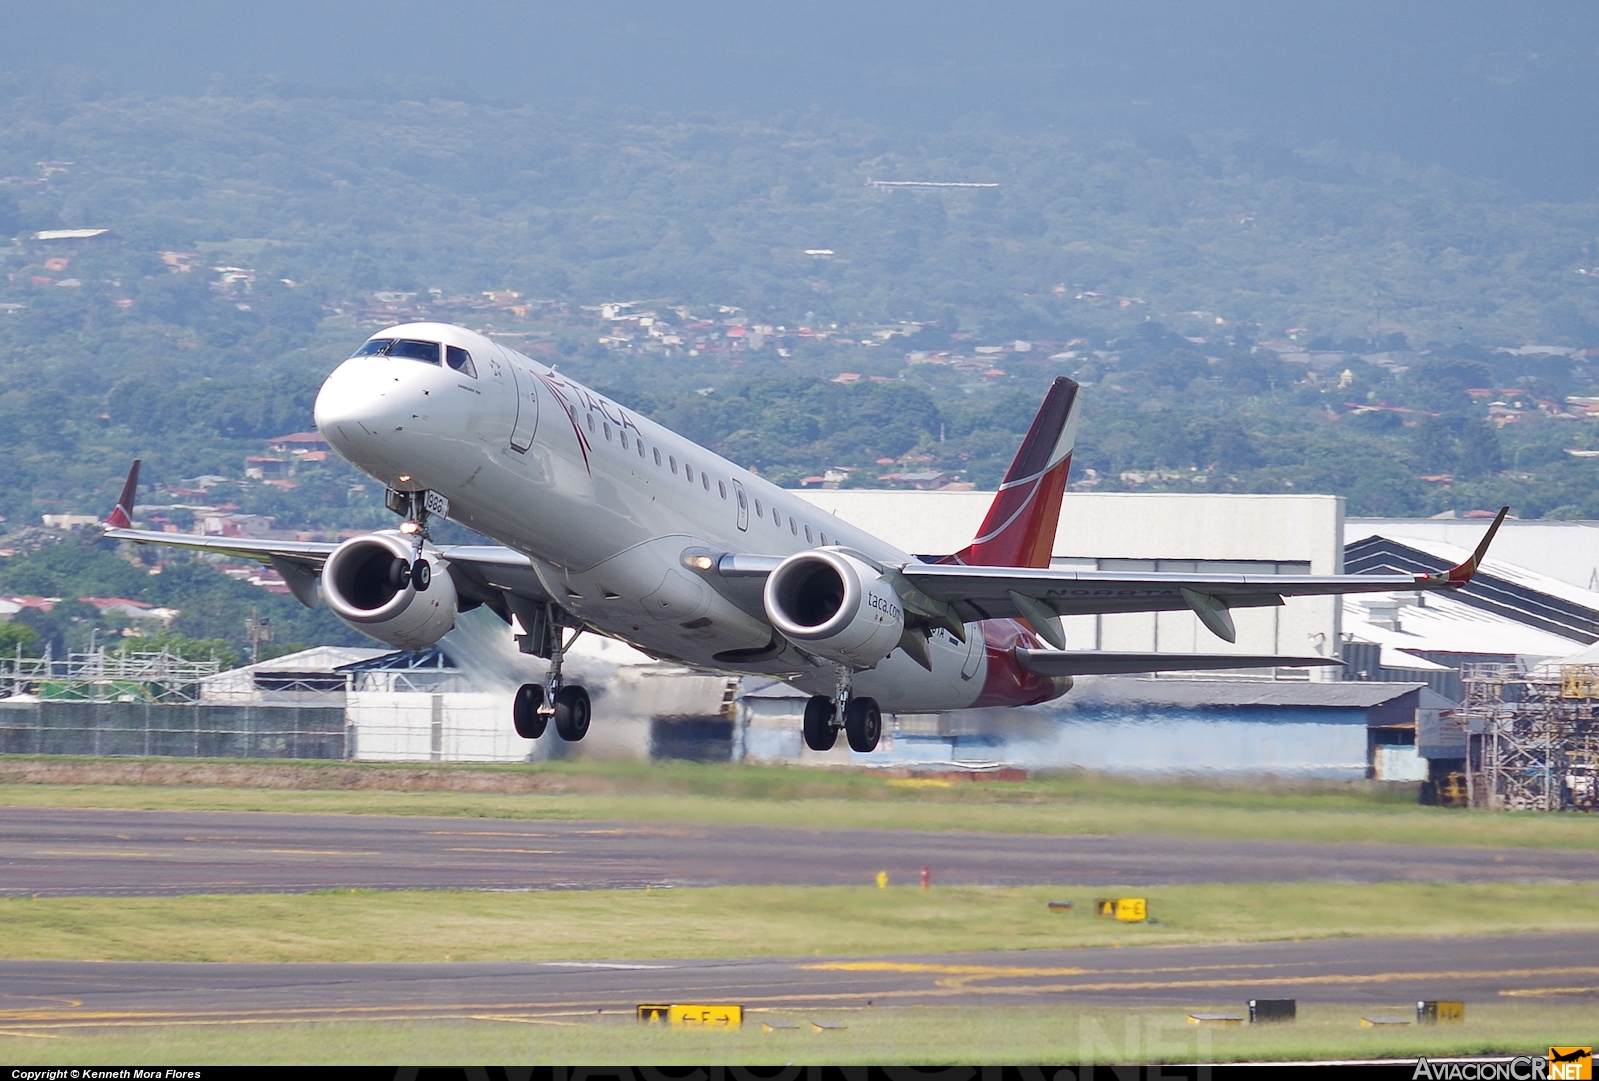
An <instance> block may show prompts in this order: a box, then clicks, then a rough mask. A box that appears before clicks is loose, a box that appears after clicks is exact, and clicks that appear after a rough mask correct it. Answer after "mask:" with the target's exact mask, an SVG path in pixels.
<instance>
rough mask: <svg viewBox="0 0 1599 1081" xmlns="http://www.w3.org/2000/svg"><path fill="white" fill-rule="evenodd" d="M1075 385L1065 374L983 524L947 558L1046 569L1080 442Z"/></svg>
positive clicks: (974, 564) (1035, 421)
mask: <svg viewBox="0 0 1599 1081" xmlns="http://www.w3.org/2000/svg"><path fill="white" fill-rule="evenodd" d="M1077 389H1078V387H1077V384H1076V383H1075V382H1073V381H1072V380H1070V379H1067V378H1066V377H1065V376H1061V377H1059V378H1057V379H1056V380H1055V382H1054V383H1052V384H1051V385H1050V388H1049V393H1048V394H1046V395H1045V396H1044V403H1043V404H1042V405H1040V406H1039V407H1038V414H1037V415H1036V416H1035V417H1033V423H1032V426H1031V427H1030V428H1028V429H1027V435H1026V436H1025V437H1024V438H1023V439H1022V445H1021V447H1020V449H1018V450H1017V451H1016V457H1015V459H1014V460H1013V461H1012V462H1011V464H1010V468H1009V469H1008V470H1006V471H1005V479H1004V480H1003V481H1001V482H1000V485H999V491H998V492H997V493H995V495H994V502H993V504H992V505H991V506H990V507H989V508H988V515H987V517H985V518H984V519H983V525H982V528H980V529H979V530H978V531H977V537H976V539H975V540H973V541H972V543H971V544H969V545H967V546H966V547H965V548H963V549H961V550H960V551H959V552H956V553H955V555H954V556H952V557H950V559H949V562H952V563H963V564H965V565H966V566H968V567H1047V566H1049V557H1050V555H1051V554H1052V551H1053V549H1054V545H1055V527H1056V526H1057V524H1058V523H1059V522H1060V503H1061V497H1062V496H1063V495H1065V493H1066V474H1067V472H1068V471H1069V470H1070V469H1071V465H1072V445H1073V444H1074V443H1075V442H1076V440H1077Z"/></svg>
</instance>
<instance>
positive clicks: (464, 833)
mask: <svg viewBox="0 0 1599 1081" xmlns="http://www.w3.org/2000/svg"><path fill="white" fill-rule="evenodd" d="M426 835H427V836H429V837H554V836H555V834H553V833H524V832H523V831H521V830H428V831H427V834H426Z"/></svg>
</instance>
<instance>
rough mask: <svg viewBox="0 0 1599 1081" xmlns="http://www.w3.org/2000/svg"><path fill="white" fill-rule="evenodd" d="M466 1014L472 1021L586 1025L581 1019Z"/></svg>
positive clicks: (568, 1026) (566, 1026)
mask: <svg viewBox="0 0 1599 1081" xmlns="http://www.w3.org/2000/svg"><path fill="white" fill-rule="evenodd" d="M468 1016H469V1018H470V1019H471V1020H473V1021H508V1022H512V1023H514V1024H518V1025H559V1026H560V1027H562V1028H584V1027H586V1026H584V1024H583V1023H582V1022H581V1021H551V1020H549V1019H548V1018H543V1017H507V1016H504V1015H502V1014H493V1013H474V1014H469V1015H468Z"/></svg>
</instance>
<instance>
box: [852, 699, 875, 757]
mask: <svg viewBox="0 0 1599 1081" xmlns="http://www.w3.org/2000/svg"><path fill="white" fill-rule="evenodd" d="M882 734H883V714H882V712H881V711H879V710H878V708H877V699H875V698H851V699H850V700H849V708H848V709H846V710H845V711H844V735H845V736H847V737H848V738H849V749H850V750H852V751H860V752H861V753H863V754H864V753H865V752H867V751H875V750H877V741H878V739H879V738H880V737H881V736H882Z"/></svg>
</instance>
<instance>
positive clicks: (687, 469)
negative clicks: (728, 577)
mask: <svg viewBox="0 0 1599 1081" xmlns="http://www.w3.org/2000/svg"><path fill="white" fill-rule="evenodd" d="M588 428H589V431H590V432H593V431H595V430H596V428H595V422H594V413H593V411H590V412H589V413H588ZM599 430H600V431H603V433H604V435H605V441H606V442H607V443H609V442H611V439H612V433H611V424H610V422H609V421H601V422H600V423H599ZM616 434H617V437H618V438H620V440H621V442H622V449H623V450H627V449H628V448H629V447H630V446H631V447H633V448H635V449H636V450H637V451H638V456H639V457H640V458H643V457H645V456H646V454H648V456H649V457H652V458H654V459H655V464H656V465H657V466H660V465H665V466H666V468H667V469H669V470H670V471H671V473H672V475H673V476H674V477H675V476H677V469H678V461H677V455H675V454H668V455H666V456H665V457H664V458H663V457H662V455H661V448H660V447H646V446H645V445H644V440H643V439H641V438H639V437H638V436H633V437H631V439H630V438H629V436H628V434H627V429H625V428H618V429H617V432H616ZM682 466H683V479H684V480H686V481H688V482H689V483H690V484H693V483H694V467H693V466H692V465H690V464H689V463H688V462H683V463H682ZM699 482H700V487H701V488H702V489H704V490H705V491H707V492H708V491H710V490H711V475H710V474H709V473H707V472H705V470H703V469H702V470H700V471H699ZM716 494H717V495H718V496H720V497H721V498H722V499H723V500H726V499H727V482H726V481H722V480H719V481H717V482H716ZM755 516H756V517H757V518H765V517H766V513H765V511H764V510H763V509H762V507H761V501H760V500H759V499H757V500H756V501H755ZM772 522H773V523H774V524H775V525H776V526H777V528H779V529H782V528H783V514H782V512H781V511H779V510H778V509H777V508H776V507H773V508H772ZM802 528H803V529H804V531H805V543H806V544H814V543H817V537H819V538H820V542H821V543H822V544H824V545H825V544H826V543H827V534H826V533H820V534H816V535H813V534H812V533H811V527H810V526H809V525H806V526H801V525H800V524H799V522H798V521H796V520H795V519H794V518H792V517H790V518H789V520H788V531H789V533H791V534H793V535H794V536H796V537H797V536H799V535H800V530H801V529H802Z"/></svg>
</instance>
